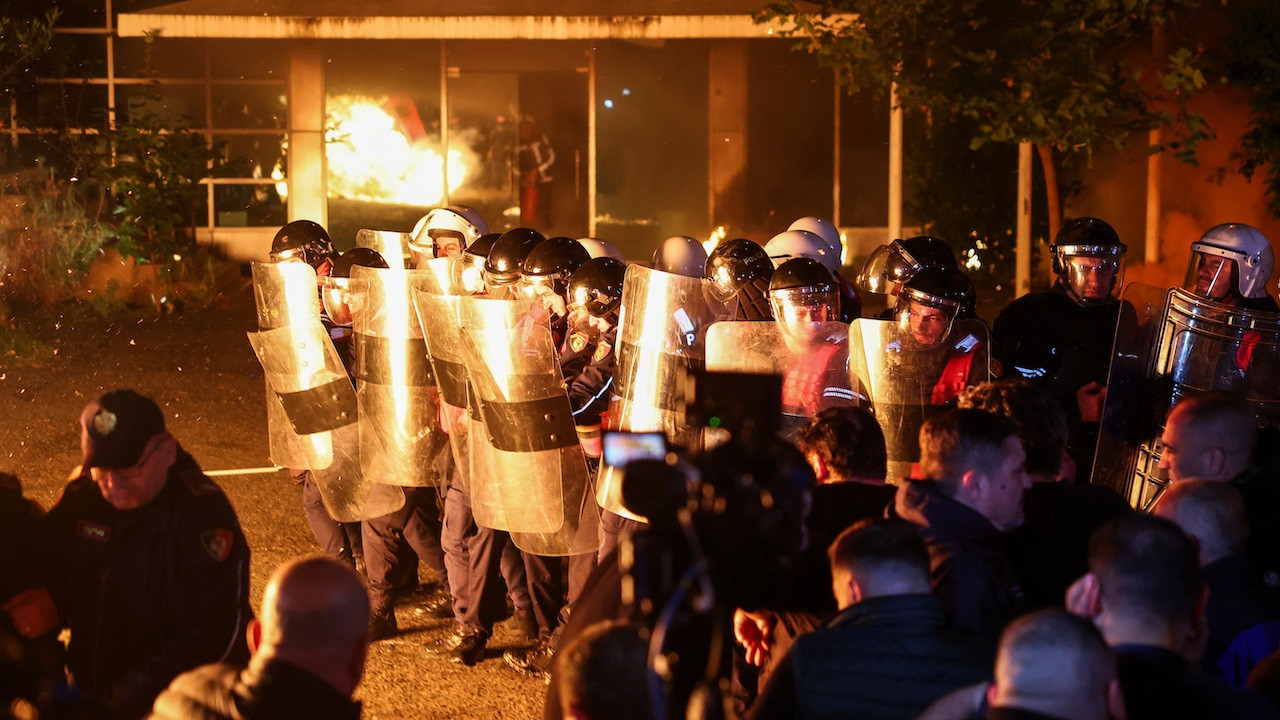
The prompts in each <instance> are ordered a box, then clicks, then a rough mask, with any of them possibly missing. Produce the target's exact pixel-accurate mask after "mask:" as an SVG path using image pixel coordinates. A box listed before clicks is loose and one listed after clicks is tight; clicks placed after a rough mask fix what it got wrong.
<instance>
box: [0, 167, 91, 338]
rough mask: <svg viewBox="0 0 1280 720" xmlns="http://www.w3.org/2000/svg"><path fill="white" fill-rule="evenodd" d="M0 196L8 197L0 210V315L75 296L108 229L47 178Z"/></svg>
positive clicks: (62, 187)
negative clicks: (29, 186) (18, 191)
mask: <svg viewBox="0 0 1280 720" xmlns="http://www.w3.org/2000/svg"><path fill="white" fill-rule="evenodd" d="M0 197H3V198H5V199H9V200H10V201H11V203H10V204H8V205H6V206H5V207H4V208H3V209H0V316H3V315H7V314H8V313H9V312H13V311H18V310H22V309H25V308H32V307H48V306H50V305H53V304H54V303H58V302H61V301H63V300H68V299H70V298H72V297H74V296H75V295H76V293H77V292H78V291H79V289H80V285H81V282H82V281H83V280H84V277H85V274H86V272H87V271H88V269H89V265H90V264H91V263H92V262H93V261H94V259H95V258H97V257H98V256H99V255H100V254H101V253H102V248H103V246H104V245H105V244H106V243H107V242H108V241H109V239H110V228H109V227H107V226H105V225H103V224H102V223H99V222H97V221H94V220H91V219H89V218H87V217H86V216H85V212H84V209H83V207H82V206H81V204H80V202H79V200H78V199H77V198H76V197H75V195H74V193H73V192H72V191H71V190H69V189H68V188H67V187H66V186H62V185H58V184H55V183H54V182H52V181H48V182H45V183H42V184H40V185H37V186H34V187H32V188H29V189H27V191H26V192H25V193H23V194H21V195H4V196H0Z"/></svg>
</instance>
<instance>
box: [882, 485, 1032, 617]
mask: <svg viewBox="0 0 1280 720" xmlns="http://www.w3.org/2000/svg"><path fill="white" fill-rule="evenodd" d="M894 509H895V511H896V513H897V515H898V516H899V517H901V518H902V519H903V520H906V521H907V522H909V523H911V524H913V525H917V526H919V527H920V534H921V535H922V536H923V537H924V542H925V546H926V547H927V548H928V549H929V566H930V579H931V580H932V582H933V590H934V593H936V594H937V596H938V597H939V598H941V599H942V601H943V602H944V603H946V605H947V607H948V608H949V609H950V611H951V620H952V624H954V625H955V627H957V628H959V629H961V630H964V631H967V632H970V633H973V634H974V635H977V636H978V637H981V638H984V639H986V640H989V641H991V642H993V643H994V642H995V641H997V640H998V639H999V638H1000V632H1001V631H1002V630H1004V626H1005V625H1006V624H1007V623H1008V622H1009V621H1010V620H1012V619H1013V618H1014V617H1016V616H1017V615H1018V613H1019V612H1020V611H1021V610H1022V607H1023V602H1024V601H1023V597H1022V595H1023V593H1022V588H1021V586H1020V585H1019V584H1018V581H1017V580H1016V579H1015V576H1014V574H1013V567H1012V564H1011V563H1010V561H1009V558H1008V556H1007V555H1005V551H1004V548H1003V545H1002V543H1001V535H1000V532H999V531H998V530H996V528H995V526H994V525H992V524H991V521H989V520H987V518H986V517H984V516H983V515H982V514H981V513H979V512H978V511H976V510H973V509H971V508H969V507H967V506H965V505H963V504H961V503H960V502H958V501H956V500H953V499H951V498H949V497H947V496H946V495H944V494H942V492H940V491H939V490H938V489H937V488H936V487H934V483H932V482H930V481H927V480H926V481H918V480H906V481H904V482H903V484H902V485H900V486H899V487H898V496H897V497H896V498H895V506H894Z"/></svg>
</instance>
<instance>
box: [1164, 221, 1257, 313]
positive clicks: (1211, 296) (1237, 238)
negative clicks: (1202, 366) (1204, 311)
mask: <svg viewBox="0 0 1280 720" xmlns="http://www.w3.org/2000/svg"><path fill="white" fill-rule="evenodd" d="M1274 265H1275V256H1274V253H1273V252H1272V250H1271V243H1270V242H1269V241H1268V240H1267V238H1266V236H1265V235H1263V234H1262V233H1261V232H1259V231H1258V229H1257V228H1254V227H1251V226H1249V225H1244V224H1242V223H1225V224H1222V225H1216V226H1214V227H1211V228H1209V229H1208V230H1207V231H1205V233H1204V235H1202V236H1201V237H1200V239H1199V240H1197V241H1196V242H1194V243H1191V262H1190V263H1189V264H1188V267H1187V280H1186V282H1185V283H1184V284H1183V287H1184V288H1186V289H1187V290H1189V291H1191V292H1193V293H1195V294H1196V295H1198V296H1200V297H1202V298H1205V299H1206V300H1212V301H1214V302H1217V303H1220V304H1223V305H1230V306H1232V307H1239V308H1241V309H1244V310H1262V311H1265V312H1280V307H1278V306H1277V305H1276V301H1275V300H1274V299H1273V298H1272V297H1271V296H1270V295H1268V294H1267V282H1269V281H1270V280H1271V271H1272V268H1273V267H1274Z"/></svg>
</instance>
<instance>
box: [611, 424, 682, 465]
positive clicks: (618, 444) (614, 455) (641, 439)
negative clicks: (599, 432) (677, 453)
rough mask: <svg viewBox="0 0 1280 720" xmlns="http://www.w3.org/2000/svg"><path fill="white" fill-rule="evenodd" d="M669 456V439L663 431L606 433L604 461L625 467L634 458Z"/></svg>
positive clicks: (653, 458) (646, 458)
mask: <svg viewBox="0 0 1280 720" xmlns="http://www.w3.org/2000/svg"><path fill="white" fill-rule="evenodd" d="M666 456H667V440H666V438H665V437H664V436H663V434H662V433H661V432H643V433H636V432H622V431H616V430H607V431H605V433H604V463H605V464H606V465H610V466H612V467H616V468H624V467H626V466H627V463H629V462H631V461H632V460H661V459H663V458H665V457H666Z"/></svg>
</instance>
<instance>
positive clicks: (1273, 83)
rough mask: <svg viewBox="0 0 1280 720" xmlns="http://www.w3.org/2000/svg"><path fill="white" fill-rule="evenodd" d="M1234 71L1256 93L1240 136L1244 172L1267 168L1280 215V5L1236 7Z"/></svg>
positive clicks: (1271, 200)
mask: <svg viewBox="0 0 1280 720" xmlns="http://www.w3.org/2000/svg"><path fill="white" fill-rule="evenodd" d="M1231 13H1232V17H1231V35H1230V40H1229V42H1228V43H1227V45H1228V47H1229V48H1231V54H1232V57H1231V59H1230V60H1229V66H1228V72H1229V74H1230V77H1231V79H1232V81H1234V82H1235V83H1236V84H1237V85H1240V86H1241V87H1244V88H1247V89H1249V90H1252V91H1253V96H1252V97H1251V98H1250V100H1249V107H1250V109H1251V110H1252V112H1253V117H1252V118H1251V120H1250V122H1249V130H1248V132H1246V133H1245V134H1244V135H1243V136H1242V137H1241V138H1240V145H1241V150H1240V153H1239V156H1238V160H1239V169H1240V173H1241V174H1242V175H1244V176H1245V177H1246V178H1248V179H1250V180H1252V179H1253V176H1254V175H1255V174H1256V173H1258V172H1259V171H1262V170H1264V169H1265V174H1266V184H1267V200H1268V203H1267V206H1268V209H1269V210H1270V211H1271V214H1272V215H1273V216H1275V217H1280V3H1276V2H1275V0H1252V1H1251V2H1244V3H1238V4H1233V5H1232V7H1231Z"/></svg>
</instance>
